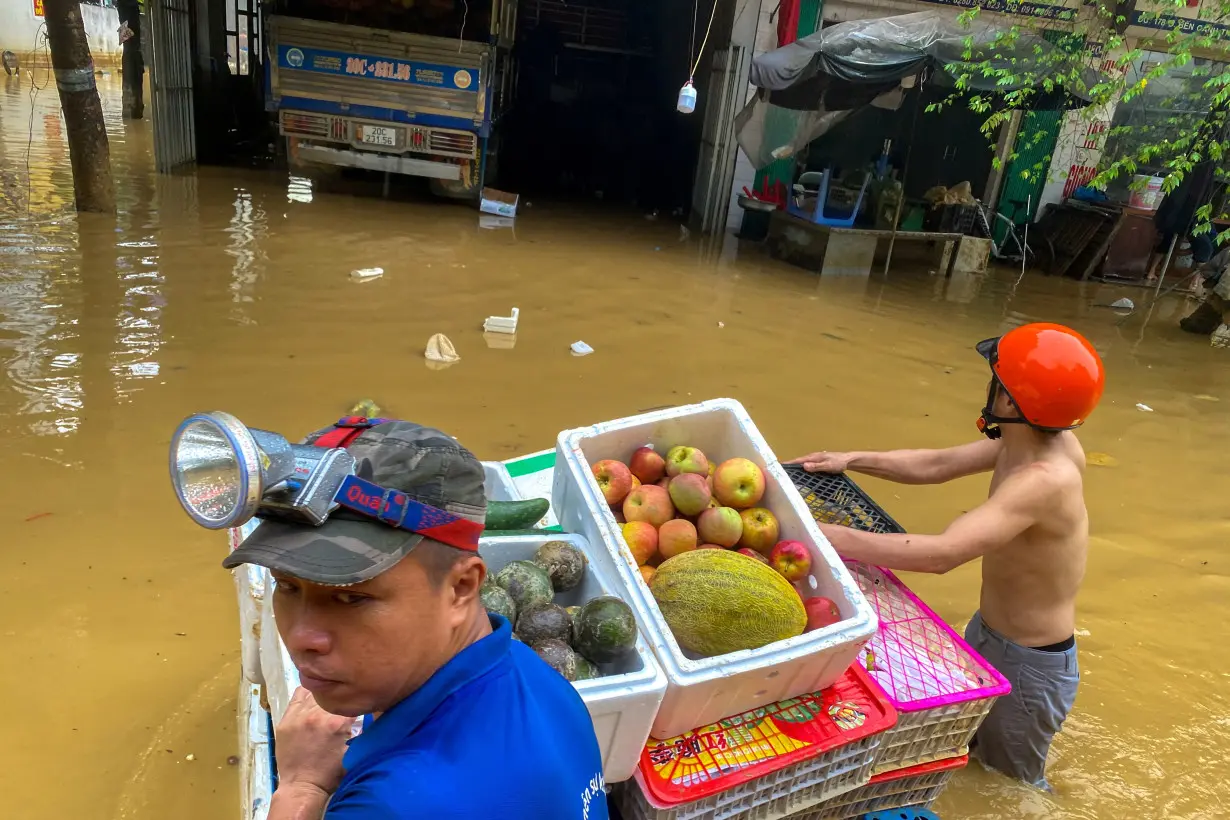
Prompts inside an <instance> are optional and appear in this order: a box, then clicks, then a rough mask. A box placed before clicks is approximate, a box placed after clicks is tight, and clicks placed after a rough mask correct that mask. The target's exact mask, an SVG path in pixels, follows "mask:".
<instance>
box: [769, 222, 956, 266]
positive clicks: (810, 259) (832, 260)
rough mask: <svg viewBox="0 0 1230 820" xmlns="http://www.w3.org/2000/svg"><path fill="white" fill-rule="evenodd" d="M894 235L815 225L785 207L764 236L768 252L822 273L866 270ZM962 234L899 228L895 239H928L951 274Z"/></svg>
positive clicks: (916, 240) (921, 240)
mask: <svg viewBox="0 0 1230 820" xmlns="http://www.w3.org/2000/svg"><path fill="white" fill-rule="evenodd" d="M892 235H893V232H892V231H889V230H877V229H873V228H834V227H830V226H828V225H817V224H815V223H814V222H809V221H808V220H806V219H802V218H800V217H797V216H795V215H793V214H789V213H786V212H785V211H774V213H773V215H772V217H770V219H769V236H768V239H767V240H766V241H767V243H768V246H769V253H770V255H772V256H773V258H774V259H781V260H782V261H783V262H789V263H790V264H792V265H797V266H799V267H801V268H806V269H807V270H812V271H816V272H817V273H819V274H821V275H824V274H825V273H828V274H830V275H832V274H851V273H869V272H870V271H871V266H872V263H873V262H874V261H875V256H876V249H877V248H878V247H880V246H883V247H884V248H887V247H888V242H889V240H890V239H891V237H892ZM962 236H963V234H959V233H940V232H936V231H898V232H897V240H896V241H897V243H898V244H900V243H902V242H912V243H918V242H922V243H927V244H928V245H931V246H933V247H934V248H935V252H936V261H935V269H936V270H939V271H943V273H944V275H945V276H950V275H951V274H952V268H953V265H954V264H955V263H956V260H957V252H956V251H957V243H958V242H960V241H961V237H962Z"/></svg>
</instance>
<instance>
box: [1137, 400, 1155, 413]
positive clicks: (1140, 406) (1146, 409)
mask: <svg viewBox="0 0 1230 820" xmlns="http://www.w3.org/2000/svg"><path fill="white" fill-rule="evenodd" d="M1136 409H1137V410H1143V411H1144V412H1146V413H1152V412H1153V408H1152V407H1150V406H1149V405H1147V404H1141V403H1140V402H1136Z"/></svg>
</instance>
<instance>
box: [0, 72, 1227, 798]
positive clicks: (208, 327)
mask: <svg viewBox="0 0 1230 820" xmlns="http://www.w3.org/2000/svg"><path fill="white" fill-rule="evenodd" d="M40 81H41V78H40ZM101 82H102V91H103V105H104V108H105V111H106V113H107V117H108V128H109V131H110V135H111V152H112V162H113V169H114V173H115V182H116V188H117V190H118V195H119V204H120V214H119V216H118V218H113V217H99V216H96V215H83V216H80V217H78V216H77V215H76V214H75V213H74V212H73V210H72V181H71V177H70V169H69V163H68V153H67V144H66V141H65V136H64V130H63V126H62V122H61V120H60V117H59V110H58V103H57V100H56V97H55V93H54V90H50V89H49V90H46V91H43V92H41V93H38V94H37V95H36V98H35V99H34V100H33V101H32V99H31V88H30V83H29V81H28V80H27V79H23V80H21V81H17V80H16V79H15V78H4V80H3V83H4V84H3V87H2V88H0V92H2V93H0V362H2V367H3V374H2V381H0V454H2V456H3V462H2V463H3V464H4V467H5V469H4V470H3V473H2V474H0V490H2V491H0V522H2V523H0V526H3V531H4V533H5V538H4V541H5V569H4V571H3V573H0V601H2V602H3V603H0V621H2V622H3V626H2V627H0V632H2V634H0V652H2V653H3V658H4V666H5V670H6V671H5V673H4V675H3V676H0V703H3V704H4V706H5V709H6V711H7V713H8V718H7V724H8V726H7V730H6V732H5V736H6V739H7V742H6V743H4V744H3V748H2V750H0V793H3V794H4V795H5V805H6V811H5V812H4V815H5V817H6V818H13V820H61V819H62V818H98V819H99V820H112V819H116V820H118V819H119V818H124V820H163V818H176V819H177V820H219V819H220V818H237V817H238V816H239V815H238V811H239V795H238V782H237V771H236V769H235V767H233V766H232V765H229V764H228V761H227V758H228V756H231V755H234V754H235V753H236V727H235V700H236V694H237V691H238V681H239V633H238V626H237V614H236V605H235V592H234V587H233V585H232V582H231V578H230V575H229V573H227V572H226V571H224V570H222V569H221V567H220V566H219V562H220V561H221V559H222V557H223V555H224V553H225V551H226V539H225V536H224V535H221V534H213V533H208V532H205V531H203V530H201V529H199V528H197V527H196V526H195V525H194V524H192V523H191V522H190V520H189V519H188V517H187V516H186V515H184V513H183V512H182V511H181V510H180V509H179V507H178V505H177V504H176V503H175V500H174V496H173V494H172V492H171V489H170V486H169V482H168V478H167V470H166V458H167V455H166V448H167V444H168V441H169V437H170V434H171V432H172V431H173V430H174V428H175V425H176V424H177V423H178V421H179V420H180V419H181V418H183V417H184V416H186V415H188V414H190V413H192V412H195V411H200V410H212V409H224V410H227V411H229V412H232V413H234V414H235V415H237V416H239V417H240V418H241V419H243V420H244V421H245V422H247V423H249V424H253V425H256V426H260V427H265V428H268V429H272V430H277V431H280V432H283V433H285V434H286V435H288V436H290V437H292V438H294V437H297V436H299V435H301V434H303V433H305V432H307V431H309V430H312V429H315V428H317V427H320V426H322V425H323V424H326V423H328V422H330V421H332V420H333V419H335V418H337V417H338V416H339V415H341V414H343V413H344V412H345V411H346V410H347V409H348V408H349V407H350V406H351V405H352V404H353V403H354V402H355V401H356V400H357V399H359V398H363V397H370V398H372V399H374V400H375V401H376V402H377V403H378V404H379V405H380V407H381V408H383V409H384V410H385V411H386V412H387V414H389V415H392V416H397V417H403V418H410V419H414V420H416V421H420V422H424V423H427V424H431V425H436V426H440V427H443V428H444V429H446V430H448V431H449V432H451V433H453V434H454V435H456V436H457V437H459V438H460V440H461V441H462V442H463V443H465V444H466V445H467V446H468V447H470V448H471V449H472V450H474V451H475V453H477V454H478V455H479V457H480V458H484V459H504V458H509V457H511V456H513V455H518V454H524V453H527V452H532V451H535V450H541V449H545V448H549V447H553V446H554V443H555V435H556V433H557V432H558V431H559V430H561V429H564V428H567V427H573V426H577V425H581V424H588V423H593V422H596V421H600V420H606V419H612V418H617V417H620V416H626V415H631V414H634V413H636V412H638V411H640V410H644V409H647V408H652V407H657V406H661V405H670V404H681V403H687V402H691V401H697V400H701V399H706V398H715V397H720V396H730V397H733V398H737V399H739V400H740V401H742V402H743V403H744V405H745V406H746V407H747V409H748V411H749V412H750V413H751V415H752V417H753V418H754V419H755V420H756V422H757V424H758V426H759V427H760V429H761V431H762V432H763V433H764V435H765V437H766V438H767V439H768V440H769V442H770V444H771V445H772V446H773V447H774V449H775V450H776V452H777V454H778V455H779V456H780V457H782V458H785V457H789V456H793V455H796V454H799V453H802V452H804V451H810V450H815V449H821V448H830V449H845V448H877V449H878V448H891V447H902V446H915V447H928V446H946V445H951V444H956V443H959V442H962V441H967V440H971V439H973V438H974V437H975V436H976V435H977V431H976V430H975V427H974V421H975V419H976V418H977V416H978V413H979V411H980V409H981V406H982V402H983V400H984V398H985V387H986V382H987V368H986V364H985V362H984V361H983V360H982V359H980V358H979V357H978V356H977V354H976V353H975V352H974V350H973V345H974V343H975V342H977V341H978V340H980V339H983V338H986V337H988V336H992V335H996V334H998V333H1001V332H1003V331H1005V330H1007V329H1008V328H1009V327H1011V326H1014V325H1017V324H1020V323H1023V322H1025V321H1031V320H1053V321H1058V322H1063V323H1067V324H1070V325H1072V326H1073V327H1075V328H1076V329H1078V330H1079V331H1080V332H1082V333H1084V334H1085V335H1086V336H1088V337H1089V338H1090V339H1091V340H1092V341H1093V342H1094V343H1095V344H1096V345H1097V347H1098V349H1099V351H1100V352H1101V354H1102V356H1103V358H1104V360H1105V363H1106V368H1107V373H1108V378H1107V391H1106V395H1105V398H1104V399H1103V403H1102V405H1101V407H1100V409H1099V410H1098V411H1097V412H1096V413H1095V414H1094V415H1093V417H1092V419H1091V420H1090V422H1089V423H1088V424H1087V425H1086V426H1085V428H1083V430H1082V431H1081V434H1080V435H1081V439H1082V441H1083V443H1084V445H1085V448H1086V449H1087V450H1088V451H1090V452H1094V453H1101V454H1105V458H1102V457H1099V458H1098V459H1097V460H1098V461H1100V462H1101V465H1100V466H1093V465H1091V466H1090V468H1089V470H1088V472H1087V474H1086V496H1087V501H1088V506H1089V512H1090V518H1091V522H1092V543H1091V550H1090V556H1089V571H1088V577H1087V580H1086V583H1085V586H1084V590H1083V593H1082V595H1081V598H1080V601H1079V613H1078V619H1079V632H1078V641H1079V645H1080V650H1081V655H1080V658H1081V665H1082V671H1083V673H1084V678H1083V682H1082V688H1081V690H1080V695H1079V697H1078V699H1077V705H1076V711H1075V712H1074V714H1073V716H1072V717H1071V719H1070V720H1069V722H1068V724H1067V726H1066V727H1065V730H1064V732H1063V734H1062V735H1061V736H1060V737H1059V739H1058V740H1057V742H1056V746H1055V749H1054V753H1053V756H1052V763H1051V768H1050V779H1051V782H1052V783H1053V784H1054V785H1055V786H1056V789H1057V792H1058V793H1057V794H1056V795H1054V796H1047V795H1042V794H1039V793H1037V792H1033V791H1030V790H1028V789H1026V788H1024V787H1021V786H1016V785H1013V784H1011V783H1009V782H1008V781H1006V780H1004V779H1003V778H1001V777H999V776H996V775H991V774H988V773H985V772H983V771H981V770H980V769H978V768H977V767H971V768H969V769H968V770H966V771H964V772H962V773H960V774H958V776H957V777H956V779H955V780H954V781H953V784H952V786H951V787H950V788H949V790H948V791H947V792H946V793H945V794H944V796H943V797H942V798H941V800H940V802H939V803H938V805H937V806H936V807H935V808H936V810H937V811H938V812H939V813H940V814H941V816H942V817H943V818H944V820H972V819H973V818H1015V817H1029V818H1048V820H1049V819H1050V818H1054V820H1061V819H1062V820H1075V818H1111V817H1128V816H1132V817H1145V818H1154V817H1157V818H1161V817H1166V818H1187V819H1189V820H1195V819H1196V818H1213V817H1219V816H1225V811H1226V809H1224V808H1222V809H1219V808H1217V807H1218V806H1219V805H1220V806H1225V805H1227V804H1230V702H1228V697H1227V693H1228V692H1230V662H1228V661H1227V660H1226V658H1227V653H1226V650H1225V646H1226V644H1227V641H1228V639H1230V629H1227V626H1226V601H1227V600H1228V596H1230V558H1227V555H1226V551H1225V544H1226V543H1227V537H1228V536H1230V519H1228V518H1227V512H1226V499H1227V498H1228V497H1230V475H1228V474H1227V470H1226V469H1225V466H1226V460H1225V454H1226V452H1227V451H1228V447H1230V413H1228V412H1227V411H1228V410H1230V367H1228V365H1230V354H1228V353H1227V351H1217V350H1213V349H1211V348H1210V347H1209V344H1208V341H1207V340H1206V339H1202V338H1200V337H1195V336H1189V335H1186V334H1183V333H1182V332H1181V331H1180V330H1179V329H1178V326H1177V320H1178V318H1179V316H1181V315H1182V313H1183V310H1184V307H1183V303H1182V301H1181V300H1180V299H1177V298H1174V297H1171V298H1169V299H1164V300H1163V301H1162V302H1160V303H1159V304H1158V305H1157V307H1156V309H1155V310H1153V311H1152V314H1151V315H1148V310H1147V303H1148V301H1149V300H1148V298H1147V295H1146V294H1145V293H1144V292H1143V291H1140V290H1137V289H1133V288H1115V287H1110V286H1103V285H1096V284H1090V285H1084V286H1082V285H1081V284H1080V283H1077V282H1072V281H1055V280H1051V279H1046V278H1043V277H1041V276H1037V275H1029V276H1026V277H1025V278H1024V279H1023V280H1022V281H1021V282H1020V283H1019V285H1018V284H1016V276H1015V275H1014V274H1013V273H1012V272H1010V271H1005V272H1001V273H1000V274H996V275H993V276H990V277H988V278H987V279H985V280H981V279H976V278H974V279H971V278H968V277H960V276H958V277H954V278H953V279H951V280H947V281H945V280H944V279H942V278H939V277H936V276H934V275H931V274H929V273H928V271H927V270H925V269H920V270H916V271H909V270H901V271H894V273H893V274H892V275H891V276H889V277H888V278H884V277H882V276H880V275H879V274H878V273H877V274H876V275H873V276H872V277H871V278H870V279H867V278H859V277H853V278H819V277H817V276H815V275H813V274H810V273H807V272H804V271H801V270H799V269H795V268H791V267H789V266H786V265H784V264H781V263H777V262H774V261H771V260H768V259H767V258H765V257H763V256H761V255H759V254H758V253H757V252H755V251H754V250H753V249H742V250H740V251H739V252H738V254H737V255H736V254H733V253H732V252H730V251H728V252H727V253H726V254H724V255H723V254H722V253H721V249H720V248H718V249H710V248H706V247H704V246H703V245H702V243H701V242H699V241H698V240H697V239H696V238H695V237H693V238H692V239H689V240H686V241H681V240H680V235H679V229H678V226H677V225H676V224H674V223H673V222H672V221H671V220H668V219H663V220H662V221H659V222H646V221H645V220H644V219H642V218H640V217H639V216H638V215H635V214H633V215H618V214H611V213H603V212H601V211H594V212H592V213H587V212H584V211H582V210H578V209H576V208H573V207H563V206H555V207H552V206H550V205H549V204H548V203H538V202H535V203H533V207H531V208H527V209H525V210H524V211H523V213H522V215H521V216H520V217H519V218H518V220H517V225H516V229H515V231H512V230H494V231H492V230H480V229H479V228H478V226H477V221H478V220H477V216H476V214H475V213H474V211H472V210H469V209H466V208H464V207H459V206H451V205H441V204H433V203H430V202H427V201H409V202H406V201H399V202H386V201H382V200H381V199H379V198H376V197H367V198H359V197H352V196H348V195H345V194H342V193H330V192H322V191H321V190H319V186H314V185H313V184H312V183H311V182H310V181H308V180H305V179H297V178H294V177H290V178H289V179H288V176H287V174H286V173H284V172H265V171H241V170H229V169H218V168H203V169H201V170H200V171H199V172H197V173H195V174H194V175H189V176H166V175H161V176H160V175H157V174H155V172H154V170H153V161H152V156H151V150H152V138H151V133H150V126H149V123H148V122H146V123H124V122H121V120H120V113H119V112H120V93H119V84H118V80H115V78H111V79H107V80H102V81H101ZM27 151H28V152H29V160H28V166H27ZM27 167H28V169H29V170H28V173H27ZM372 266H379V267H382V268H384V270H385V275H384V276H383V278H381V279H377V280H374V281H371V282H365V283H356V282H353V281H351V280H350V278H349V275H348V274H349V272H350V271H351V270H352V269H355V268H363V267H372ZM1124 295H1126V296H1129V297H1130V298H1132V299H1133V300H1135V301H1136V302H1137V304H1138V305H1143V306H1144V307H1141V308H1138V309H1137V312H1136V313H1135V314H1133V315H1132V316H1130V317H1128V318H1126V319H1123V320H1121V319H1120V317H1117V316H1116V315H1115V314H1114V313H1113V312H1112V311H1110V310H1108V309H1106V308H1103V307H1097V306H1096V305H1098V304H1104V303H1108V302H1111V301H1113V300H1114V299H1116V298H1118V297H1119V296H1124ZM513 306H517V307H519V308H520V309H521V322H520V327H521V329H520V332H519V334H518V336H517V340H516V346H515V347H514V348H513V349H491V348H488V347H487V345H486V344H485V343H484V340H483V337H482V333H481V324H482V320H483V319H484V318H485V317H486V316H488V315H492V314H499V315H507V314H508V312H509V310H510V309H511V308H512V307H513ZM434 333H445V334H447V335H448V336H449V337H450V338H451V339H452V341H453V342H454V343H455V344H456V346H457V350H458V352H459V353H460V355H461V361H460V363H459V364H457V365H455V366H453V367H451V368H449V369H447V370H432V369H429V368H428V367H427V366H426V363H425V361H424V358H423V348H424V346H425V344H426V342H427V339H428V338H429V337H430V336H431V335H432V334H434ZM578 339H581V340H584V341H585V342H587V343H589V344H590V345H591V346H593V348H594V349H595V351H596V352H595V353H594V354H592V355H590V356H587V357H584V358H575V357H573V356H571V355H570V354H569V351H568V345H569V344H570V343H572V342H574V341H577V340H578ZM1138 403H1141V404H1144V405H1146V406H1148V407H1149V408H1152V411H1153V412H1146V411H1143V410H1141V409H1138V407H1137V404H1138ZM860 481H861V483H862V484H863V486H864V487H865V488H866V489H868V490H869V491H870V493H871V494H872V496H873V497H874V498H875V499H876V500H877V501H878V502H879V503H880V504H881V505H882V506H884V507H885V508H886V509H887V510H888V511H889V512H890V513H892V514H893V515H894V516H895V517H896V518H897V519H898V520H899V521H900V522H901V523H902V524H903V525H904V526H906V527H907V528H908V529H911V530H918V531H924V530H938V529H941V528H942V527H944V526H945V525H946V524H947V523H948V522H949V520H950V519H951V518H952V517H954V516H955V515H957V514H959V513H960V512H962V511H964V510H967V509H969V508H970V507H971V506H973V505H975V504H977V503H978V502H979V500H980V499H982V498H983V497H984V496H985V493H986V485H987V480H986V478H985V477H983V478H970V479H964V480H962V481H959V482H957V483H955V484H952V485H950V486H947V487H935V488H927V487H901V486H896V485H890V484H886V483H884V482H880V481H877V480H874V479H860ZM909 581H910V582H911V583H912V585H913V586H914V588H915V590H916V591H917V592H918V593H919V594H920V595H921V596H922V597H923V598H924V599H926V600H927V601H928V602H929V603H931V605H932V606H933V607H935V608H936V609H937V610H938V611H939V612H940V614H942V615H943V616H944V617H946V618H947V619H948V620H949V621H950V622H952V623H954V624H959V625H963V624H964V622H965V620H966V619H967V618H968V617H969V615H970V613H971V612H972V611H973V609H974V607H975V606H976V604H977V593H978V569H977V566H976V565H971V566H967V567H964V568H962V569H961V570H959V571H957V572H954V573H952V574H950V575H949V576H946V577H939V578H933V577H920V576H911V577H910V578H909Z"/></svg>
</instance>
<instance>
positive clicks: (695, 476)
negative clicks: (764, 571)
mask: <svg viewBox="0 0 1230 820" xmlns="http://www.w3.org/2000/svg"><path fill="white" fill-rule="evenodd" d="M592 469H593V473H594V478H595V479H596V480H597V482H598V487H599V488H600V489H601V491H602V496H603V498H604V499H606V503H607V504H609V505H610V506H611V509H612V511H613V512H614V513H615V518H616V520H617V521H619V522H620V524H621V525H622V528H623V536H624V541H625V542H626V543H627V545H628V549H629V550H630V551H631V553H632V557H633V558H634V559H635V560H636V563H637V566H638V567H639V568H640V572H641V577H642V578H643V579H644V580H645V583H646V584H648V583H649V581H650V580H651V579H652V578H653V575H654V573H655V572H656V569H655V567H656V566H657V565H658V564H659V563H661V562H662V561H664V560H666V559H668V558H673V557H675V556H676V555H679V554H680V553H684V552H687V551H689V550H695V549H733V550H736V551H737V552H739V553H741V554H743V555H746V556H747V557H748V558H752V559H755V560H757V561H760V562H761V563H764V564H767V565H769V566H770V567H772V568H773V569H774V570H776V571H777V572H778V573H780V574H781V576H782V577H783V578H785V579H786V580H787V581H789V582H790V583H791V584H794V583H796V582H798V581H801V580H802V579H804V578H806V577H807V574H808V573H809V572H810V571H811V554H810V553H809V552H808V550H807V546H806V545H805V544H803V543H802V542H800V541H791V540H780V535H781V528H780V526H779V524H778V521H777V517H776V516H775V515H773V513H772V512H770V511H769V510H767V509H765V508H764V507H759V506H757V504H759V503H760V500H761V499H762V498H763V497H764V491H765V477H764V472H763V471H762V470H761V469H760V467H758V466H757V465H756V464H755V463H754V462H752V461H749V460H748V459H746V458H732V459H728V460H726V461H723V462H722V463H721V464H718V465H714V464H713V463H712V462H711V461H710V460H709V459H708V457H706V456H705V454H704V453H703V452H701V451H700V450H699V449H697V448H695V447H688V446H684V445H680V446H676V447H672V448H670V450H668V451H667V453H666V456H665V457H663V456H662V455H661V454H660V453H658V452H657V451H656V450H654V449H653V448H651V447H641V448H639V449H637V450H636V452H634V453H633V454H632V457H631V458H630V459H629V460H628V463H627V464H625V463H623V462H621V461H616V460H615V459H605V460H603V461H599V462H597V463H595V464H594V465H593V467H592ZM804 606H805V607H806V609H807V614H808V619H807V629H808V630H809V631H810V630H812V629H818V628H820V627H822V626H828V625H829V624H833V623H837V622H838V621H839V620H841V616H840V614H839V613H838V610H837V605H836V604H835V603H833V601H831V600H829V599H828V598H823V597H812V598H806V599H804Z"/></svg>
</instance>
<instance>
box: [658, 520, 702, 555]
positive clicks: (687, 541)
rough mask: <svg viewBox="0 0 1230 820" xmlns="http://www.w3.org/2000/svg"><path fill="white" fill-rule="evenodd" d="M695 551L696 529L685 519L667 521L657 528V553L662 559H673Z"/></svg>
mask: <svg viewBox="0 0 1230 820" xmlns="http://www.w3.org/2000/svg"><path fill="white" fill-rule="evenodd" d="M694 549H696V527H694V526H693V525H692V522H691V521H688V520H687V519H686V518H676V519H674V520H672V521H667V522H666V523H665V524H663V525H662V526H661V527H659V528H658V552H660V553H662V557H663V558H674V557H675V556H676V555H679V554H681V553H684V552H688V551H689V550H694Z"/></svg>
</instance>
